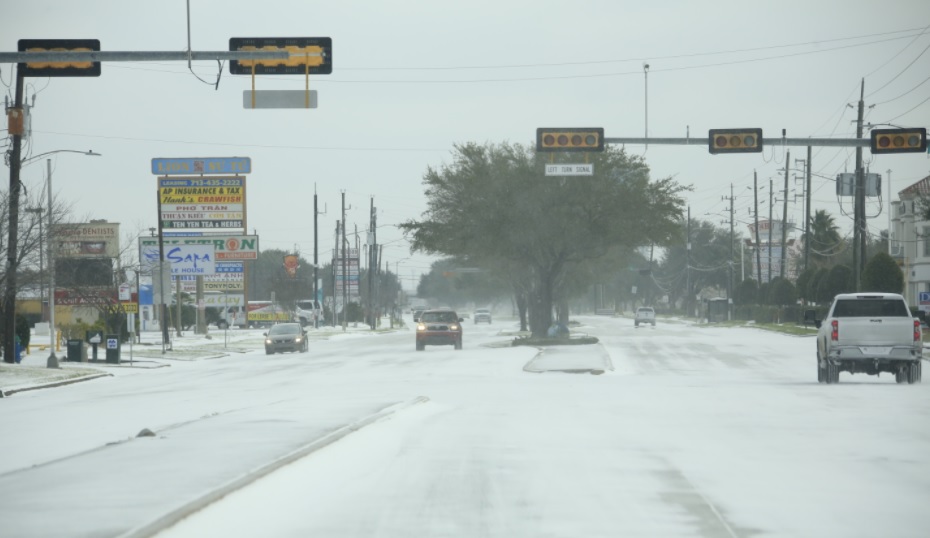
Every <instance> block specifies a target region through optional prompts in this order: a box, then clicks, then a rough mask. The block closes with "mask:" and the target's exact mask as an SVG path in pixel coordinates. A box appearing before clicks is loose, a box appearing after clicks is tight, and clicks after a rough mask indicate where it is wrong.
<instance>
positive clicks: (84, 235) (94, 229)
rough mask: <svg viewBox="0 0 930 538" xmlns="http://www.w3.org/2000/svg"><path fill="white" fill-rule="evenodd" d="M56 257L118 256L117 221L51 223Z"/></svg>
mask: <svg viewBox="0 0 930 538" xmlns="http://www.w3.org/2000/svg"><path fill="white" fill-rule="evenodd" d="M51 235H52V248H53V249H54V250H55V257H56V258H118V257H119V223H116V222H99V223H98V222H91V223H80V224H54V225H52V233H51Z"/></svg>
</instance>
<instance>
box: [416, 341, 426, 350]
mask: <svg viewBox="0 0 930 538" xmlns="http://www.w3.org/2000/svg"><path fill="white" fill-rule="evenodd" d="M424 349H426V346H425V345H424V344H423V342H417V351H423V350H424Z"/></svg>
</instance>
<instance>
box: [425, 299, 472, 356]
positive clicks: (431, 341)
mask: <svg viewBox="0 0 930 538" xmlns="http://www.w3.org/2000/svg"><path fill="white" fill-rule="evenodd" d="M427 345H431V346H432V345H446V346H448V345H452V346H455V349H462V318H460V317H459V315H458V314H456V313H455V310H449V309H445V308H437V309H435V310H426V311H424V312H423V313H422V314H420V318H419V321H418V322H417V351H423V350H424V349H425V348H426V346H427Z"/></svg>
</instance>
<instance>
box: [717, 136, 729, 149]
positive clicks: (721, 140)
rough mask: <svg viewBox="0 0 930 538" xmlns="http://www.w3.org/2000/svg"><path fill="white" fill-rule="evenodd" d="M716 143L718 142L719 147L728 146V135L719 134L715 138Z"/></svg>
mask: <svg viewBox="0 0 930 538" xmlns="http://www.w3.org/2000/svg"><path fill="white" fill-rule="evenodd" d="M714 143H715V144H717V147H720V148H725V147H727V137H725V136H718V137H717V138H716V139H714Z"/></svg>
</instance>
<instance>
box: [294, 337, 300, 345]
mask: <svg viewBox="0 0 930 538" xmlns="http://www.w3.org/2000/svg"><path fill="white" fill-rule="evenodd" d="M294 343H297V344H299V343H300V337H299V336H298V337H297V338H295V339H294Z"/></svg>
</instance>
